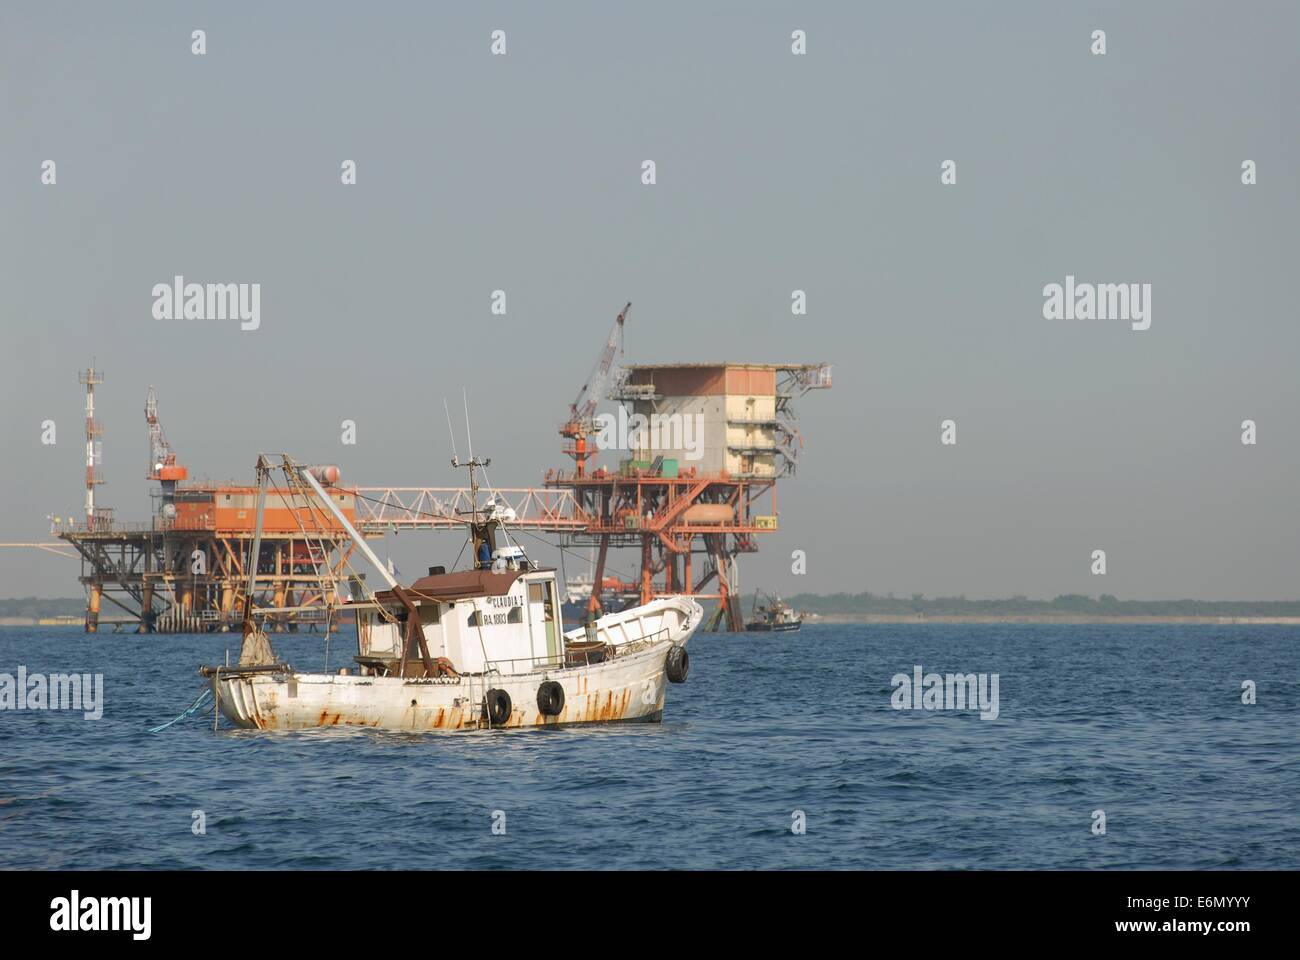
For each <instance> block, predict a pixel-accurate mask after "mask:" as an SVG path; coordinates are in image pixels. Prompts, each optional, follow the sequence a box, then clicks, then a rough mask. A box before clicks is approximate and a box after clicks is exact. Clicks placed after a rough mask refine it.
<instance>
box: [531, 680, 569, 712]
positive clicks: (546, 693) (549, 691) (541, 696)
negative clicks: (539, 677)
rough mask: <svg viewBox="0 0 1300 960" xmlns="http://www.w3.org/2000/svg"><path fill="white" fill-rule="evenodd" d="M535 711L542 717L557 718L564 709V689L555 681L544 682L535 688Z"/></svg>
mask: <svg viewBox="0 0 1300 960" xmlns="http://www.w3.org/2000/svg"><path fill="white" fill-rule="evenodd" d="M537 709H538V710H539V711H541V714H542V716H544V717H558V716H559V715H560V711H561V710H563V709H564V687H563V686H561V685H560V683H559V682H558V681H556V680H545V681H543V682H542V685H541V686H540V687H538V688H537Z"/></svg>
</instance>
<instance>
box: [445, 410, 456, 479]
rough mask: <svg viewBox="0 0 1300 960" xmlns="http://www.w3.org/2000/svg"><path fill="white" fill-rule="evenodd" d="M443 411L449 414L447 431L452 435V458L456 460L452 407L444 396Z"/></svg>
mask: <svg viewBox="0 0 1300 960" xmlns="http://www.w3.org/2000/svg"><path fill="white" fill-rule="evenodd" d="M442 412H443V413H445V414H446V415H447V433H448V434H449V435H450V436H451V459H452V462H453V463H454V462H455V461H456V431H455V430H453V429H452V428H451V407H449V406H447V398H446V397H443V398H442Z"/></svg>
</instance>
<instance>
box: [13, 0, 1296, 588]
mask: <svg viewBox="0 0 1300 960" xmlns="http://www.w3.org/2000/svg"><path fill="white" fill-rule="evenodd" d="M194 29H203V30H205V31H206V33H207V53H206V55H204V56H194V55H193V54H192V53H191V39H190V34H191V31H192V30H194ZM494 29H502V30H505V31H506V35H507V51H508V52H507V55H506V56H504V57H502V56H492V55H491V54H490V52H489V44H490V38H489V35H490V33H491V31H492V30H494ZM795 29H802V30H805V31H806V32H807V51H808V52H807V54H806V55H804V56H794V55H792V54H791V51H790V43H791V40H790V34H791V31H793V30H795ZM1095 29H1103V30H1105V31H1106V43H1107V52H1106V55H1105V56H1094V55H1092V54H1091V52H1090V46H1091V43H1092V41H1091V38H1090V37H1091V34H1092V31H1093V30H1095ZM1297 36H1300V8H1298V7H1297V6H1296V5H1295V4H1293V3H1276V4H1272V3H1243V4H1235V3H1217V4H1201V3H1187V2H1176V3H1175V2H1171V3H1149V2H1144V3H1138V4H1134V3H1119V4H1096V3H1090V4H1072V5H1070V8H1069V9H1065V5H1063V4H1042V3H1017V4H1012V3H986V4H972V3H925V4H918V3H890V4H860V3H844V4H836V3H815V4H774V3H773V4H756V3H680V4H679V3H671V2H669V3H663V2H661V3H654V4H635V5H634V4H630V3H628V4H612V3H597V2H593V3H575V2H556V3H549V4H542V3H535V2H528V3H519V4H477V3H475V4H471V3H460V4H450V3H447V4H439V3H411V4H398V3H373V4H323V3H276V4H251V3H245V4H229V3H213V4H183V5H182V4H172V3H130V4H105V3H85V4H68V3H58V4H55V3H15V2H13V0H6V2H4V4H3V5H2V6H0V225H2V227H0V289H2V290H3V297H4V298H3V308H2V313H0V316H2V317H3V340H2V341H0V380H2V381H3V388H2V389H3V396H4V412H3V417H2V418H0V442H3V449H4V456H3V460H2V461H0V497H2V498H3V503H4V512H3V521H2V522H0V540H34V539H45V538H46V536H47V525H46V522H45V519H44V518H45V515H46V514H47V513H50V512H59V513H66V512H69V511H71V510H74V509H79V507H80V504H81V498H82V482H81V478H82V465H81V461H82V444H81V440H80V436H79V434H80V431H81V428H82V420H81V418H82V404H83V394H82V392H81V387H80V386H79V385H78V383H77V371H78V370H79V369H80V368H83V367H85V366H86V365H87V363H88V362H89V361H90V359H91V357H92V356H93V357H95V358H97V364H98V366H99V367H101V368H102V369H103V370H104V371H105V375H106V382H105V383H104V385H103V386H102V387H101V388H100V391H99V394H98V398H97V399H98V401H99V415H100V419H101V422H102V423H103V425H104V427H105V437H104V464H103V470H104V473H105V475H106V476H107V478H108V481H109V482H108V483H107V485H106V486H104V487H103V488H101V491H100V501H101V502H102V503H105V504H108V505H111V506H114V507H116V508H117V510H118V513H119V516H120V517H122V518H124V519H139V520H143V519H145V518H146V517H147V508H148V500H147V488H148V484H147V483H146V481H145V480H144V471H145V467H146V460H147V455H148V454H147V441H146V432H145V424H144V418H143V414H142V407H143V403H144V397H145V392H146V389H147V387H148V386H149V384H151V383H152V384H154V385H155V386H156V387H157V390H158V396H159V402H160V412H161V417H162V421H163V424H164V426H165V428H166V430H167V434H168V437H169V439H170V440H171V441H172V443H173V444H174V446H175V447H176V449H177V451H178V453H179V454H180V457H181V459H182V461H183V462H185V463H186V464H187V465H188V466H189V467H190V468H191V472H192V474H193V475H196V476H199V477H202V476H208V477H211V478H220V479H226V478H231V477H234V478H237V479H239V480H241V481H244V482H247V481H251V479H252V469H251V468H252V464H253V461H254V458H255V455H256V454H257V452H258V451H259V450H268V451H281V450H285V451H289V452H291V453H293V454H295V455H296V456H298V457H299V458H300V459H302V460H307V461H327V462H336V463H339V464H340V465H341V466H342V468H343V472H344V478H345V479H346V480H351V481H354V482H357V483H364V484H431V485H434V484H436V485H448V484H453V483H457V482H459V480H460V479H461V478H460V477H458V476H457V475H456V473H455V472H453V471H452V469H451V468H450V466H449V465H448V463H447V456H448V453H449V451H448V440H447V434H446V429H445V426H444V424H443V412H442V398H443V397H444V396H448V397H451V398H453V399H455V398H459V396H460V392H461V388H462V386H466V387H468V389H469V392H470V403H471V410H472V414H473V419H474V428H475V449H476V452H479V453H481V454H487V455H490V456H491V457H492V459H493V467H492V470H491V479H492V480H493V481H494V482H495V483H497V484H501V485H526V484H532V483H539V482H540V480H541V475H542V472H543V470H544V469H545V468H546V467H553V466H567V465H568V463H569V461H568V460H567V458H565V457H563V456H562V455H561V454H560V452H559V447H560V438H559V437H558V436H557V434H556V428H557V426H558V425H559V423H560V421H561V419H562V418H563V415H564V414H565V412H566V410H567V404H568V403H569V401H570V400H572V399H573V394H574V393H575V392H576V390H577V388H578V386H579V385H580V383H581V381H582V379H583V377H584V376H585V375H586V373H587V371H588V369H589V368H590V366H591V364H592V362H593V361H594V359H595V356H596V353H597V351H598V349H599V347H600V343H601V341H602V339H603V337H604V335H605V333H606V331H607V329H608V327H609V324H610V323H611V321H612V319H613V317H614V315H615V314H616V313H617V311H618V309H619V308H620V307H621V306H622V305H623V303H624V302H625V301H628V300H631V301H632V302H633V309H632V316H631V319H630V321H629V324H628V328H627V346H628V359H629V360H630V361H632V362H664V361H679V360H680V361H699V360H717V359H724V358H725V359H733V360H753V361H819V360H830V361H833V362H834V363H835V386H834V389H833V390H831V391H829V392H826V393H815V394H811V395H809V396H808V397H806V398H805V399H804V400H803V401H802V402H800V403H799V404H798V410H799V412H800V414H801V416H802V425H803V431H804V435H805V438H806V441H807V448H806V452H805V457H804V460H803V463H802V465H801V467H800V470H799V473H798V476H797V477H795V478H793V479H792V480H788V481H783V482H782V484H781V488H780V493H779V506H780V508H781V524H782V529H781V531H780V532H779V533H778V534H775V535H773V536H770V537H767V538H765V539H764V540H763V541H762V552H761V553H760V554H759V555H757V556H755V557H749V558H745V560H744V566H743V575H742V585H743V586H745V587H747V588H752V587H755V586H763V587H767V588H771V589H777V590H780V591H782V592H786V593H793V592H796V591H799V590H807V591H814V592H829V591H836V590H847V591H858V590H863V589H870V590H872V591H875V592H880V593H884V592H889V591H894V592H897V593H901V594H906V593H910V592H913V591H924V592H925V593H927V594H929V595H934V594H957V593H965V594H967V595H968V596H972V597H977V596H1001V595H1011V594H1016V593H1023V594H1027V595H1029V596H1045V597H1051V596H1054V595H1056V594H1058V593H1067V592H1081V593H1090V594H1097V593H1102V592H1106V593H1113V594H1116V595H1118V596H1120V597H1153V598H1175V597H1184V596H1190V597H1200V598H1207V599H1211V598H1236V599H1264V598H1294V597H1296V596H1300V587H1298V586H1297V582H1296V581H1297V572H1298V571H1300V536H1298V534H1300V529H1297V528H1298V527H1300V510H1297V506H1296V500H1297V496H1298V495H1300V494H1298V493H1297V481H1298V480H1300V422H1298V418H1300V403H1298V402H1297V401H1298V400H1300V387H1298V382H1300V377H1298V375H1297V370H1296V366H1297V358H1298V357H1300V330H1298V329H1297V316H1296V295H1295V276H1296V269H1297V266H1296V265H1297V246H1298V244H1297V236H1298V233H1297V224H1298V223H1300V199H1298V191H1297V187H1296V183H1297V169H1298V166H1300V149H1298V147H1300V124H1297V112H1296V102H1297V92H1298V91H1300V66H1298V64H1300V58H1297V55H1296V51H1295V44H1296V38H1297ZM47 159H52V160H54V161H55V162H56V163H57V184H56V185H54V186H44V185H42V184H41V182H40V176H41V163H42V161H44V160H47ZM646 159H653V160H654V161H655V162H656V164H657V179H658V182H657V183H656V184H655V185H654V186H644V185H642V184H641V182H640V175H641V163H642V161H643V160H646ZM949 159H951V160H954V161H956V163H957V183H956V185H953V186H944V185H941V183H940V164H941V163H942V162H943V161H945V160H949ZM1246 159H1251V160H1254V161H1255V162H1256V164H1257V169H1258V183H1257V184H1256V185H1254V186H1243V185H1242V183H1241V163H1242V161H1243V160H1246ZM344 160H355V161H356V163H357V171H358V173H357V180H358V182H357V184H356V185H355V186H343V185H341V184H340V164H341V163H342V162H343V161H344ZM175 274H183V275H184V276H185V277H186V278H187V279H189V280H193V281H198V282H247V283H251V282H257V283H260V284H261V285H262V303H261V328H260V329H259V330H257V331H255V332H241V331H240V330H239V325H238V323H237V322H234V321H183V320H182V321H165V320H155V319H154V318H153V317H152V315H151V307H152V296H151V289H152V287H153V285H154V284H156V283H160V282H164V283H165V282H170V280H171V278H172V277H173V276H174V275H175ZM1067 274H1072V275H1074V276H1076V277H1077V278H1078V279H1079V280H1080V281H1092V282H1097V283H1128V282H1136V283H1150V284H1151V285H1152V317H1151V319H1152V323H1151V328H1150V329H1149V330H1146V331H1143V332H1135V331H1132V330H1131V329H1130V328H1129V324H1128V323H1127V322H1124V321H1121V320H1072V321H1068V320H1046V319H1044V318H1043V293H1042V290H1043V287H1044V285H1045V284H1049V283H1053V282H1056V283H1062V282H1064V280H1065V277H1066V275H1067ZM498 288H501V289H504V290H506V292H507V295H508V313H507V316H505V317H503V318H502V317H496V318H494V317H492V316H490V314H489V309H488V308H489V297H490V294H491V291H492V290H494V289H498ZM794 289H803V290H805V291H807V296H808V315H807V316H806V317H801V318H795V317H792V316H791V312H790V295H791V291H792V290H794ZM345 418H347V419H353V420H355V421H356V422H357V425H358V443H357V445H356V446H354V447H346V446H342V445H341V444H340V428H339V424H340V421H342V420H343V419H345ZM948 418H951V419H953V420H955V421H956V422H957V439H958V442H957V444H956V445H955V446H942V445H941V444H940V442H939V439H940V428H939V427H940V422H941V421H942V420H944V419H948ZM1247 418H1249V419H1253V420H1255V421H1256V423H1257V424H1258V443H1257V444H1256V445H1255V446H1244V445H1243V444H1242V443H1241V422H1242V421H1243V420H1244V419H1247ZM45 419H53V420H55V421H56V423H57V426H58V443H57V444H56V445H54V446H45V445H42V444H41V426H40V425H41V422H42V421H43V420H45ZM606 459H612V458H606ZM390 539H391V538H390ZM525 543H526V544H528V541H525ZM458 546H459V543H458V541H457V539H456V538H454V537H453V536H451V535H448V534H422V535H421V534H403V535H401V536H400V537H398V538H397V539H396V541H395V542H392V543H390V544H388V546H387V549H389V550H392V551H393V555H394V557H395V558H396V559H397V562H398V565H399V566H401V567H403V569H404V572H405V571H410V572H415V571H418V570H420V569H422V568H423V566H425V565H427V564H429V563H435V562H448V561H449V560H450V559H452V557H454V554H455V550H456V549H457V548H458ZM796 548H800V549H805V550H806V551H807V552H808V573H807V575H806V576H803V577H796V576H793V575H792V574H791V573H790V552H791V551H792V550H794V549H796ZM1094 549H1104V550H1106V552H1107V561H1108V573H1107V575H1106V576H1105V577H1098V576H1093V575H1091V573H1090V565H1091V558H1090V554H1091V552H1092V551H1093V550H1094ZM612 562H613V564H614V566H615V567H617V568H620V569H623V570H625V571H626V570H631V569H632V568H633V566H634V563H635V561H634V551H624V552H622V553H620V554H618V555H617V556H616V557H615V558H614V559H613V560H612ZM75 566H76V565H75V563H73V562H72V561H68V560H62V559H60V558H58V557H53V556H48V555H45V554H36V553H35V552H33V551H18V550H0V596H19V595H24V594H33V593H34V594H38V595H44V596H69V595H76V594H77V593H78V592H79V588H78V585H77V584H76V582H75Z"/></svg>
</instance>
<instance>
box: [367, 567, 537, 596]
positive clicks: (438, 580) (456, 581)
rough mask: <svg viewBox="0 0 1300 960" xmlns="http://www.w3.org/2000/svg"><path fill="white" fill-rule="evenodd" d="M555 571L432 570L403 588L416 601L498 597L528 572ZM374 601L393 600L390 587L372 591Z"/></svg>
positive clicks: (508, 590) (507, 591)
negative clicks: (453, 571) (373, 592)
mask: <svg viewBox="0 0 1300 960" xmlns="http://www.w3.org/2000/svg"><path fill="white" fill-rule="evenodd" d="M554 572H555V570H554V568H553V567H538V568H536V569H534V570H505V571H502V572H501V573H493V572H492V571H491V570H460V571H457V572H455V573H435V574H432V575H430V576H427V577H421V578H420V579H419V580H416V581H415V582H414V583H412V584H411V585H410V586H408V587H406V588H404V589H405V590H406V592H407V593H409V594H410V595H411V599H412V600H414V601H415V602H416V603H417V604H418V603H419V602H421V601H428V600H440V601H443V602H444V603H445V602H450V601H453V600H468V599H470V598H472V597H499V596H503V595H504V594H507V593H509V592H510V590H511V588H512V587H514V585H515V581H516V580H518V579H519V578H520V577H522V576H524V575H525V574H529V573H550V574H553V573H554ZM375 599H376V600H381V601H382V600H396V599H397V598H396V597H395V596H394V595H393V591H391V590H380V591H377V592H376V593H375Z"/></svg>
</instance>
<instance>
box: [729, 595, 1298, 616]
mask: <svg viewBox="0 0 1300 960" xmlns="http://www.w3.org/2000/svg"><path fill="white" fill-rule="evenodd" d="M785 599H786V602H787V603H789V604H790V606H792V607H794V608H795V609H796V610H804V611H807V612H809V613H822V614H827V613H830V614H836V613H840V614H893V615H900V614H901V615H908V614H927V615H931V616H959V615H962V614H983V615H988V616H1015V615H1017V614H1053V613H1056V614H1091V615H1095V616H1126V617H1295V616H1300V600H1120V599H1119V598H1118V597H1115V596H1112V595H1111V594H1109V593H1103V594H1102V595H1101V596H1099V597H1090V596H1087V595H1086V594H1082V593H1064V594H1061V595H1060V596H1058V597H1055V598H1054V599H1052V600H1031V599H1029V598H1028V597H1024V596H1015V597H1009V598H1006V599H1000V600H971V599H967V598H966V597H965V596H957V597H930V598H927V597H926V596H925V595H924V594H921V593H914V594H912V595H910V596H907V597H896V596H894V595H893V594H886V595H884V596H881V595H879V594H874V593H871V592H869V591H864V592H862V593H831V594H817V593H799V594H795V595H794V596H791V597H786V598H785ZM750 602H752V597H749V598H746V606H745V609H746V610H748V609H749V603H750Z"/></svg>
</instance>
